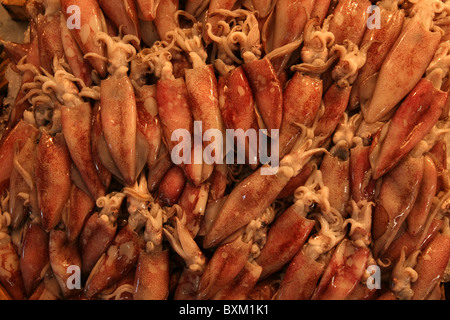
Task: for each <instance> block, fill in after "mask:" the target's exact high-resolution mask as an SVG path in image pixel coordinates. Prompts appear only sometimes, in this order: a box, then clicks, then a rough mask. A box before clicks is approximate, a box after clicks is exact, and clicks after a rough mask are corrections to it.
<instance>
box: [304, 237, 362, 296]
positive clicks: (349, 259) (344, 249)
mask: <svg viewBox="0 0 450 320" xmlns="http://www.w3.org/2000/svg"><path fill="white" fill-rule="evenodd" d="M369 254H370V250H369V249H368V248H365V247H357V246H355V245H354V244H352V243H351V241H349V240H348V239H344V240H343V241H342V242H341V244H340V245H339V246H338V248H336V250H335V251H334V254H333V256H332V257H331V260H330V262H329V263H328V266H327V268H326V270H325V271H324V273H323V275H322V278H321V279H320V282H319V284H318V285H317V289H316V291H315V292H314V295H313V297H312V299H313V300H345V299H346V298H347V297H348V296H349V295H350V294H351V293H352V292H353V290H355V288H356V286H357V284H358V283H359V282H360V279H361V278H362V276H363V275H364V272H365V271H366V267H367V261H368V258H369Z"/></svg>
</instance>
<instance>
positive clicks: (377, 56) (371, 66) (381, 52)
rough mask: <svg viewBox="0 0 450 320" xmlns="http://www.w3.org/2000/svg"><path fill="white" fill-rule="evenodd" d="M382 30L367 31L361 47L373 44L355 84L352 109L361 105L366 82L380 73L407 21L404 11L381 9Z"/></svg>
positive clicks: (351, 99)
mask: <svg viewBox="0 0 450 320" xmlns="http://www.w3.org/2000/svg"><path fill="white" fill-rule="evenodd" d="M380 15H381V17H380V28H371V29H366V31H365V32H364V36H363V38H362V40H361V46H363V45H364V44H366V43H370V42H371V43H372V44H371V45H370V48H369V50H368V51H367V61H366V63H365V64H364V66H363V67H362V68H361V70H360V71H359V74H358V78H357V79H356V80H355V83H354V84H353V88H352V93H351V96H350V102H349V103H350V108H356V107H357V105H358V104H359V102H360V101H359V92H360V90H364V85H365V83H364V82H365V81H366V80H367V79H368V78H369V77H371V76H373V75H374V74H375V73H376V72H378V71H379V70H380V68H381V65H382V64H383V62H384V60H385V59H386V56H387V54H388V53H389V51H390V49H391V48H392V46H393V44H394V42H395V41H396V40H397V38H398V37H399V35H400V32H401V31H402V27H403V22H404V19H405V12H404V10H396V9H395V10H388V9H385V8H384V7H381V11H380Z"/></svg>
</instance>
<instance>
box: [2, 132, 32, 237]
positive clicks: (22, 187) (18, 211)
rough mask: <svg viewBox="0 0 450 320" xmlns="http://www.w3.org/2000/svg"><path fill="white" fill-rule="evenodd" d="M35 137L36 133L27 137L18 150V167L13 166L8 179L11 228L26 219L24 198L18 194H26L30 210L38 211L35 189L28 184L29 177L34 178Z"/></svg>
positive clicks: (14, 227)
mask: <svg viewBox="0 0 450 320" xmlns="http://www.w3.org/2000/svg"><path fill="white" fill-rule="evenodd" d="M36 138H37V133H35V134H33V135H32V136H31V137H30V138H28V139H27V142H26V143H25V145H24V146H23V148H22V150H20V152H19V153H18V154H17V155H16V156H15V159H14V161H15V163H16V164H17V165H18V166H19V168H16V167H14V168H13V170H12V172H11V177H10V181H9V192H10V193H9V197H10V198H9V213H10V215H11V228H12V229H17V228H19V227H20V226H21V225H22V223H23V221H24V220H25V219H26V213H27V211H26V206H25V199H23V197H21V196H20V195H21V194H23V193H24V194H27V195H28V203H29V205H30V207H31V208H32V211H34V212H39V208H38V205H37V196H36V190H35V188H32V187H31V186H30V185H29V183H30V181H29V180H30V179H31V182H34V181H35V180H36V177H35V171H36V149H37V143H36ZM22 170H24V171H25V173H24V172H22ZM22 174H25V175H28V177H27V178H26V179H25V177H23V176H22Z"/></svg>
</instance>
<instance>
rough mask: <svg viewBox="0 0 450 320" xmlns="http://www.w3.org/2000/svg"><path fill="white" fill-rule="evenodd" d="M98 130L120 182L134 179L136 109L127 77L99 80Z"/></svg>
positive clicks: (132, 181) (131, 181)
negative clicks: (117, 172) (118, 173)
mask: <svg viewBox="0 0 450 320" xmlns="http://www.w3.org/2000/svg"><path fill="white" fill-rule="evenodd" d="M100 90H101V92H100V103H101V110H100V113H101V122H102V132H103V136H104V137H105V140H106V143H107V144H108V149H109V152H110V153H111V156H112V158H113V159H114V163H115V164H116V166H117V168H118V169H119V171H120V174H121V175H122V177H123V179H124V181H125V183H126V184H128V185H132V184H133V183H134V182H135V181H136V131H137V124H136V123H137V122H136V120H137V111H136V97H135V93H134V88H133V86H132V84H131V81H130V78H129V77H128V76H115V75H112V76H110V77H109V78H107V79H105V80H102V82H101V86H100Z"/></svg>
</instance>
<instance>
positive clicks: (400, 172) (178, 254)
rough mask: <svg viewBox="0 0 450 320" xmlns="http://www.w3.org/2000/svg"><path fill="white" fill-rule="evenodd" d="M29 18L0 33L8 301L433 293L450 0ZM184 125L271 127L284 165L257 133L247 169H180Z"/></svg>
mask: <svg viewBox="0 0 450 320" xmlns="http://www.w3.org/2000/svg"><path fill="white" fill-rule="evenodd" d="M372 5H374V7H371V6H372ZM27 11H28V13H29V15H30V17H31V19H30V27H29V30H28V33H27V41H26V42H25V43H12V42H3V45H4V47H5V50H6V52H7V53H8V56H9V59H10V61H11V63H10V66H9V76H10V77H11V79H12V78H13V76H15V77H16V78H17V79H19V81H20V85H19V89H18V90H17V92H15V93H14V96H12V98H13V100H12V101H13V103H10V105H9V108H6V107H5V108H4V110H5V111H4V112H8V113H7V121H6V122H5V123H4V127H5V128H4V130H3V133H2V138H1V142H0V191H1V192H0V196H1V198H0V296H2V298H5V299H6V298H9V299H136V300H141V299H149V300H162V299H175V300H193V299H195V300H206V299H216V300H220V299H228V300H230V299H249V300H269V299H275V300H287V299H288V300H297V299H298V300H300V299H301V300H309V299H314V300H320V299H322V300H331V299H341V300H343V299H346V300H367V299H389V300H397V299H398V300H410V299H414V300H415V299H420V300H423V299H442V297H443V295H444V294H443V287H444V285H443V283H444V282H445V281H448V279H447V278H448V272H447V273H446V268H447V265H448V262H449V257H450V227H449V208H450V181H449V171H448V168H447V159H448V156H447V141H449V140H448V133H449V132H450V129H449V127H450V126H449V124H450V122H449V107H450V100H449V98H448V90H450V77H449V74H448V73H449V67H450V52H449V50H450V2H448V1H442V0H381V1H379V2H376V3H375V2H370V1H369V0H338V1H330V0H253V1H252V0H241V1H240V0H211V1H206V0H186V1H176V0H155V1H145V0H136V1H134V0H124V1H110V0H98V1H97V0H31V1H28V4H27ZM77 19H78V20H77ZM77 21H78V26H77V23H76V22H77ZM11 94H13V93H12V92H10V95H11ZM10 98H11V97H10ZM6 110H7V111H6ZM198 122H200V123H201V124H202V128H201V130H202V132H206V131H207V130H208V129H215V130H218V131H219V132H221V133H223V136H224V137H225V135H226V130H227V129H233V130H239V129H241V130H242V131H243V132H248V130H250V129H253V130H261V131H262V132H265V133H266V134H267V135H271V134H272V132H276V131H273V130H279V131H278V133H279V134H278V150H279V165H278V166H277V167H276V168H275V169H276V170H273V174H262V170H264V169H269V168H270V166H271V164H270V163H266V162H263V161H261V158H258V157H257V155H258V154H260V153H261V150H259V151H258V150H253V149H254V147H255V146H254V144H252V143H250V137H249V136H247V137H245V138H244V139H241V140H239V139H236V141H235V145H234V148H235V149H236V150H237V149H239V148H240V150H245V151H246V152H245V155H246V156H245V159H244V161H243V163H240V162H238V161H236V162H234V163H226V162H225V161H215V162H213V163H209V162H207V161H200V162H196V161H185V162H181V163H179V162H177V161H174V160H173V157H172V155H173V154H174V152H175V153H176V152H177V150H178V149H177V148H178V147H179V145H178V144H179V143H180V141H182V139H183V138H182V137H181V138H180V137H178V136H177V135H176V132H177V131H176V130H178V129H185V130H187V131H188V132H189V133H190V134H192V138H193V139H191V140H192V141H194V139H195V138H194V127H195V123H198ZM174 136H175V137H176V139H174ZM268 138H269V137H268ZM271 138H273V136H272V137H271ZM269 140H270V139H269ZM192 141H191V142H189V143H191V145H192V149H194V148H198V147H199V146H198V145H196V146H195V145H194V143H193V142H192ZM270 141H272V140H270ZM185 142H186V141H185ZM209 143H210V141H202V143H201V145H200V149H204V150H207V149H208V147H210V146H209ZM269 149H270V148H269ZM194 154H195V153H194V152H193V153H192V154H191V156H192V157H193V155H194ZM272 169H274V168H272Z"/></svg>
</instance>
